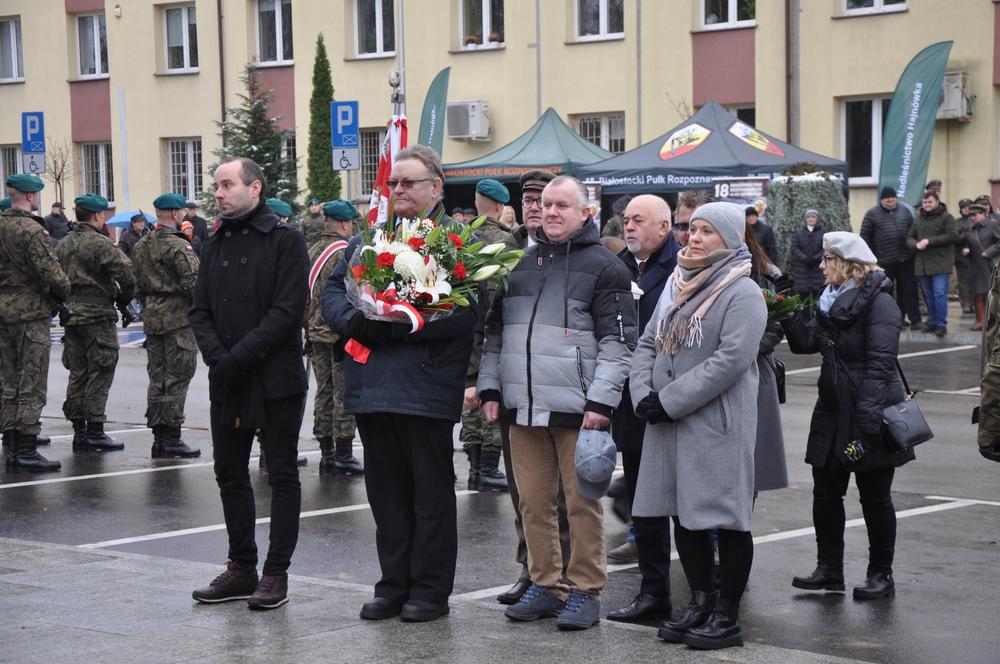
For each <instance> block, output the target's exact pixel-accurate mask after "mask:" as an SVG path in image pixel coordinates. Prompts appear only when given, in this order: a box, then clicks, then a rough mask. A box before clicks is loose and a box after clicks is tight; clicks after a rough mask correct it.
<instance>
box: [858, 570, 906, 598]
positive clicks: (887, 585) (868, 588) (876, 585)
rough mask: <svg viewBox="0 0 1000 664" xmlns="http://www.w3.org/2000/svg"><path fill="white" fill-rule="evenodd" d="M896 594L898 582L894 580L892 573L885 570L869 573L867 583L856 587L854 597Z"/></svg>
mask: <svg viewBox="0 0 1000 664" xmlns="http://www.w3.org/2000/svg"><path fill="white" fill-rule="evenodd" d="M895 594H896V583H895V582H894V581H893V580H892V574H886V573H885V572H876V573H875V574H869V575H868V578H867V579H865V585H863V586H855V587H854V599H881V598H883V597H892V596H893V595H895Z"/></svg>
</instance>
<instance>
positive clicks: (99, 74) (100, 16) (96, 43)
mask: <svg viewBox="0 0 1000 664" xmlns="http://www.w3.org/2000/svg"><path fill="white" fill-rule="evenodd" d="M87 17H93V18H94V19H95V21H94V29H93V30H92V31H91V46H93V47H94V67H95V69H96V73H94V74H84V73H83V43H82V42H81V40H80V21H81V19H84V18H87ZM101 21H104V34H105V35H107V33H108V24H107V19H106V18H105V16H104V13H103V12H97V13H93V14H90V13H88V14H77V15H76V70H77V73H78V74H79V75H80V78H81V79H93V78H108V77H109V76H110V73H109V72H108V71H101V28H100V22H101ZM110 67H111V62H110V57H109V58H108V68H109V69H110Z"/></svg>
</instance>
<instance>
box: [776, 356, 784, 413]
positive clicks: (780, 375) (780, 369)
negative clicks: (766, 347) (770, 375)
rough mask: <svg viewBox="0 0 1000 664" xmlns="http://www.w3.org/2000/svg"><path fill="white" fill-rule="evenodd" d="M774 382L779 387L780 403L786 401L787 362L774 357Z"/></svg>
mask: <svg viewBox="0 0 1000 664" xmlns="http://www.w3.org/2000/svg"><path fill="white" fill-rule="evenodd" d="M773 359H774V384H775V385H776V386H777V388H778V403H785V363H784V362H782V361H781V360H779V359H778V358H776V357H774V358H773Z"/></svg>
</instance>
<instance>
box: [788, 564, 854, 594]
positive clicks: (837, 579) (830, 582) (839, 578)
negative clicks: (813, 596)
mask: <svg viewBox="0 0 1000 664" xmlns="http://www.w3.org/2000/svg"><path fill="white" fill-rule="evenodd" d="M792 585H793V586H795V587H796V588H801V589H803V590H836V591H840V592H843V590H844V570H843V568H841V569H836V568H833V567H826V566H825V565H817V566H816V569H815V571H813V573H812V574H810V575H809V576H796V577H793V578H792Z"/></svg>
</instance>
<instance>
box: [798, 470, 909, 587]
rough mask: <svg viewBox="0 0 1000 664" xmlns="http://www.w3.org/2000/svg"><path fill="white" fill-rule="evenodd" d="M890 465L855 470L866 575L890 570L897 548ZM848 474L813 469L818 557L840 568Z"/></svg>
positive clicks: (820, 562) (821, 560)
mask: <svg viewBox="0 0 1000 664" xmlns="http://www.w3.org/2000/svg"><path fill="white" fill-rule="evenodd" d="M895 473H896V469H895V468H893V467H891V466H890V467H888V468H876V469H874V470H864V471H856V472H855V473H854V481H855V483H856V484H857V485H858V493H860V494H861V511H862V512H863V513H864V517H865V527H866V528H867V529H868V575H869V576H870V575H872V574H876V573H879V572H883V573H885V574H891V573H892V559H893V555H894V554H895V550H896V510H895V508H894V507H893V505H892V478H893V476H894V475H895ZM850 479H851V473H850V471H847V470H835V469H829V468H815V467H814V468H813V523H814V524H815V525H816V548H817V556H816V557H817V560H818V561H819V564H820V565H824V566H827V567H833V568H835V569H840V568H842V567H843V565H844V520H845V516H844V495H845V494H846V493H847V484H848V482H849V481H850Z"/></svg>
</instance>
